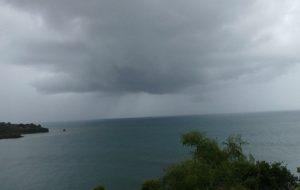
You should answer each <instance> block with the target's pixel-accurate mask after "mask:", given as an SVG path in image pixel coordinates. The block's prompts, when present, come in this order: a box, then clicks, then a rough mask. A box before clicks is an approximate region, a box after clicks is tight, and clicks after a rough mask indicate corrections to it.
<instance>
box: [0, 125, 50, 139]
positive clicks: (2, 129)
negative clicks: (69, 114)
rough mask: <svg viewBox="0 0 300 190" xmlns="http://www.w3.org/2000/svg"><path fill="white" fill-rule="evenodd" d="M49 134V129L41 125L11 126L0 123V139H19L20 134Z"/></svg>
mask: <svg viewBox="0 0 300 190" xmlns="http://www.w3.org/2000/svg"><path fill="white" fill-rule="evenodd" d="M44 132H49V129H47V128H44V127H42V126H41V125H36V124H33V123H30V124H12V123H5V122H0V139H7V138H19V137H22V134H30V133H44Z"/></svg>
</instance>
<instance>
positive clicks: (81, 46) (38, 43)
mask: <svg viewBox="0 0 300 190" xmlns="http://www.w3.org/2000/svg"><path fill="white" fill-rule="evenodd" d="M3 2H5V3H6V4H9V5H11V6H12V7H14V8H16V9H19V10H22V11H26V12H29V13H31V14H33V15H36V16H38V17H40V18H42V20H43V23H45V25H46V27H47V29H48V30H50V31H53V33H54V34H57V36H58V37H56V38H51V33H49V40H40V39H35V38H34V37H33V38H32V39H33V40H27V41H25V42H22V43H21V42H20V43H19V44H18V47H17V48H15V52H16V53H14V54H13V55H14V56H13V58H11V59H14V61H15V62H18V63H21V64H28V65H31V66H37V67H38V66H39V65H46V66H47V68H48V69H49V72H51V73H52V75H49V76H45V77H43V78H41V79H40V80H39V81H35V82H34V86H35V87H36V88H37V89H38V90H39V91H41V92H44V93H63V92H112V93H135V92H147V93H153V94H162V93H175V92H179V91H181V90H184V89H186V88H189V87H193V86H197V85H205V84H210V83H212V82H216V81H219V80H231V79H236V78H239V77H241V76H245V75H249V74H253V73H257V72H259V71H260V70H264V69H265V70H269V71H270V72H271V73H276V75H277V72H273V71H274V70H278V72H280V71H283V70H284V69H281V68H282V67H284V68H285V67H286V65H284V66H282V63H283V62H287V61H288V62H289V63H296V62H297V61H298V60H299V59H298V57H297V56H295V55H294V54H292V55H284V56H282V55H280V54H278V53H276V52H275V53H274V52H271V53H269V52H268V51H269V50H268V47H264V46H263V45H264V44H265V43H266V44H268V43H269V41H268V40H270V39H268V38H261V39H264V40H265V41H258V40H256V41H255V40H253V38H252V37H253V36H255V35H254V34H253V32H256V31H258V29H257V28H259V27H260V26H261V24H254V25H251V27H253V28H249V30H248V31H239V25H242V24H243V18H244V17H246V18H247V15H248V14H249V15H251V14H250V13H251V10H252V8H253V6H254V5H255V1H237V0H230V1H213V0H202V1H198V0H197V1H196V0H191V1H179V0H165V1H156V0H153V1H143V0H126V1H116V0H102V1H96V0H89V1H81V0H80V1H79V0H52V1H40V0H27V1H24V0H9V1H3ZM241 19H242V21H241ZM261 45H262V47H261ZM256 48H261V50H257V51H256ZM266 52H267V53H266ZM279 57H280V59H278V58H279ZM270 75H272V74H270Z"/></svg>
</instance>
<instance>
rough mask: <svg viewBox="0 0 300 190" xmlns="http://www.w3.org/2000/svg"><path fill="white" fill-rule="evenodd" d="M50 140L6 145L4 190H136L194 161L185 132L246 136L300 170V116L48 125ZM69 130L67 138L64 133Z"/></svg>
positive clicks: (0, 164) (257, 151)
mask: <svg viewBox="0 0 300 190" xmlns="http://www.w3.org/2000/svg"><path fill="white" fill-rule="evenodd" d="M44 126H45V127H48V128H50V132H49V133H47V134H33V135H26V136H25V137H24V138H20V139H7V140H6V139H5V140H0V151H1V154H0V189H1V190H41V189H43V190H69V189H70V190H71V189H72V190H86V189H87V190H89V189H92V188H93V187H95V186H97V185H99V184H103V185H105V186H106V187H107V189H108V190H137V189H139V188H140V186H141V183H142V181H143V180H145V179H148V178H153V177H156V176H159V175H161V174H162V171H163V168H166V167H167V166H169V165H170V164H172V163H174V162H177V161H180V160H182V159H184V158H186V157H188V155H189V153H188V151H187V150H185V149H184V147H182V145H181V144H180V135H181V134H182V133H185V132H188V131H191V130H199V131H202V132H205V133H206V134H207V135H208V136H209V137H212V138H216V139H217V140H218V141H220V142H221V141H223V140H224V139H225V138H226V137H227V136H228V135H230V134H241V135H242V136H243V137H244V139H245V140H247V141H248V142H249V145H247V146H246V147H245V151H246V152H251V153H253V154H254V155H255V157H256V158H259V159H265V160H269V161H274V160H276V161H284V162H285V163H287V164H288V168H290V169H291V170H292V171H293V172H295V168H296V167H297V166H299V165H300V160H299V158H300V138H299V137H300V112H272V113H253V114H228V115H202V116H184V117H161V118H140V119H111V120H94V121H82V122H63V123H62V122H61V123H45V124H44ZM63 128H66V129H67V131H66V132H62V129H63Z"/></svg>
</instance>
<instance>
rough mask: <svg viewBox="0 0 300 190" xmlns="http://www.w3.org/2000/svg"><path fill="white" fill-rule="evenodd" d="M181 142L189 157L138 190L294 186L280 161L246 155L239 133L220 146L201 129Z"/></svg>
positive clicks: (252, 189)
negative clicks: (189, 153) (189, 152)
mask: <svg viewBox="0 0 300 190" xmlns="http://www.w3.org/2000/svg"><path fill="white" fill-rule="evenodd" d="M182 143H183V145H185V146H187V147H189V148H190V149H191V150H192V151H191V153H192V157H191V158H190V159H188V160H185V161H183V162H181V163H178V164H174V165H172V166H170V167H169V168H167V169H166V170H165V173H164V175H163V176H162V177H161V178H159V179H152V180H147V181H145V182H144V183H143V185H142V188H141V189H142V190H292V189H295V188H296V186H297V180H298V179H297V177H295V176H294V175H293V174H292V173H291V172H290V171H289V170H288V169H287V168H286V166H284V165H283V164H282V163H281V162H274V163H269V162H266V161H256V160H255V159H254V158H253V156H252V155H249V156H246V155H245V154H244V153H243V149H242V146H243V145H244V144H245V142H244V141H243V140H242V139H241V137H240V136H230V137H228V138H227V139H226V141H225V142H223V145H222V146H220V145H219V144H218V143H217V141H216V140H214V139H210V138H207V137H206V136H205V135H203V134H202V133H199V132H190V133H187V134H184V135H183V136H182ZM299 171H300V168H299ZM102 188H103V189H104V187H102V186H100V188H99V190H100V189H102ZM297 189H298V188H297Z"/></svg>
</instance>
